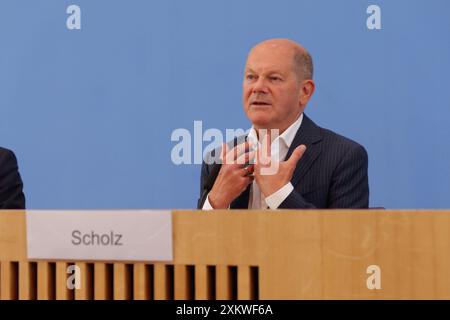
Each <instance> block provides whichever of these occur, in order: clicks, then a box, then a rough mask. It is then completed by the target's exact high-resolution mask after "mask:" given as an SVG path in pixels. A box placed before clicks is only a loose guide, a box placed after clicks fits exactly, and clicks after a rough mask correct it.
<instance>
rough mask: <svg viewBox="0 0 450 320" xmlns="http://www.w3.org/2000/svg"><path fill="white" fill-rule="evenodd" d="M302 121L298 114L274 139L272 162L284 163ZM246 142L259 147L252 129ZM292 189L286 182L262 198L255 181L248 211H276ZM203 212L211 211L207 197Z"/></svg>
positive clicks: (301, 115)
mask: <svg viewBox="0 0 450 320" xmlns="http://www.w3.org/2000/svg"><path fill="white" fill-rule="evenodd" d="M302 120H303V113H302V114H300V116H299V117H298V119H297V120H296V121H295V122H294V123H293V124H292V125H291V126H290V127H289V128H287V129H286V130H285V131H284V132H283V133H282V134H280V135H279V136H278V137H276V138H275V139H274V140H273V142H272V144H271V148H270V152H271V157H270V158H271V160H272V161H278V162H280V161H284V160H285V158H286V155H287V153H288V150H289V148H290V147H291V144H292V141H294V138H295V135H296V134H297V131H298V129H299V128H300V126H301V124H302ZM248 140H249V141H251V142H252V143H253V145H254V146H258V147H260V142H259V141H258V136H257V134H256V130H255V128H254V127H252V128H251V129H250V132H249V134H248ZM292 190H294V187H293V186H292V183H291V182H288V183H287V184H285V185H284V186H283V187H281V188H280V189H278V190H277V191H276V192H275V193H272V194H271V195H270V196H268V197H264V195H263V194H262V192H261V190H260V189H259V186H258V184H257V183H256V180H254V181H253V182H252V186H251V188H250V197H249V202H248V208H249V209H269V208H270V209H277V208H278V207H279V206H280V204H281V203H283V201H284V200H285V199H286V198H287V197H288V196H289V195H290V194H291V192H292ZM202 209H203V210H212V209H213V207H212V206H211V204H210V203H209V195H208V197H206V200H205V203H204V204H203V208H202Z"/></svg>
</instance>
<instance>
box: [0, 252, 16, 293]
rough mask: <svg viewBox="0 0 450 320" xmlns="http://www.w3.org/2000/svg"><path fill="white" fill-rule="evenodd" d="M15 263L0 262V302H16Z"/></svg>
mask: <svg viewBox="0 0 450 320" xmlns="http://www.w3.org/2000/svg"><path fill="white" fill-rule="evenodd" d="M17 267H18V265H17V263H15V262H10V261H2V262H1V274H0V283H1V288H0V289H1V299H2V300H17V299H18V292H19V288H18V285H19V278H18V276H19V275H18V270H17Z"/></svg>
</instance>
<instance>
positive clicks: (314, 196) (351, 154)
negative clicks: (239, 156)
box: [198, 115, 369, 209]
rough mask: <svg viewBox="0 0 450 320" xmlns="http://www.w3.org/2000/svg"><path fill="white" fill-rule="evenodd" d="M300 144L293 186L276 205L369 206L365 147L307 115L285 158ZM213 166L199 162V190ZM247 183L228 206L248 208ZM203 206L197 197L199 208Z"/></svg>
mask: <svg viewBox="0 0 450 320" xmlns="http://www.w3.org/2000/svg"><path fill="white" fill-rule="evenodd" d="M235 143H236V141H235ZM301 144H304V145H306V147H307V148H306V152H305V153H304V155H303V157H302V158H301V159H300V161H299V162H298V163H297V167H296V168H295V171H294V174H293V176H292V179H291V183H292V185H293V186H294V190H293V191H292V192H291V194H290V195H289V196H288V197H287V198H286V199H285V200H284V202H283V203H281V205H280V206H279V209H294V208H295V209H303V208H368V206H369V183H368V175H367V167H368V156H367V152H366V150H365V149H364V147H362V146H361V145H359V144H358V143H356V142H354V141H352V140H350V139H347V138H345V137H343V136H340V135H338V134H336V133H334V132H332V131H330V130H327V129H324V128H320V127H319V126H317V125H316V124H315V123H314V122H313V121H312V120H311V119H309V118H308V117H307V116H306V115H304V117H303V121H302V124H301V126H300V128H299V129H298V131H297V133H296V135H295V138H294V141H293V142H292V145H291V147H290V148H289V151H288V153H287V155H286V159H288V158H289V157H290V156H291V154H292V152H293V151H294V150H295V148H296V147H297V146H299V145H301ZM212 166H213V165H207V164H206V163H205V162H204V163H203V165H202V171H201V182H200V192H201V193H200V194H202V193H204V191H205V190H204V189H205V184H206V181H207V179H208V176H209V174H210V171H211V168H212ZM250 186H251V185H250ZM250 186H249V187H248V188H247V189H246V190H245V191H244V192H243V193H242V194H241V195H240V196H238V197H237V198H236V199H235V200H234V201H233V202H232V203H231V205H230V208H231V209H243V208H248V202H249V194H250ZM202 206H203V201H202V199H201V198H200V199H199V201H198V208H199V209H201V207H202Z"/></svg>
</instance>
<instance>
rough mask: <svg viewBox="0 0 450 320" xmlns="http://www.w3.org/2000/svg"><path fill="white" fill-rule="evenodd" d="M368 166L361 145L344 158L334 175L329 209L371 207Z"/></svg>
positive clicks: (365, 153) (364, 151)
mask: <svg viewBox="0 0 450 320" xmlns="http://www.w3.org/2000/svg"><path fill="white" fill-rule="evenodd" d="M368 165H369V160H368V156H367V152H366V149H364V147H362V146H360V145H357V146H356V147H355V148H352V149H351V150H350V151H349V152H348V153H347V154H346V155H345V156H344V158H343V159H342V161H341V162H340V164H339V165H338V166H337V168H336V170H335V172H334V174H333V180H332V181H331V186H330V193H329V197H328V208H354V209H358V208H359V209H367V208H368V207H369V178H368V173H367V171H368Z"/></svg>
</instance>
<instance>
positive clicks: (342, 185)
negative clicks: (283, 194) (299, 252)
mask: <svg viewBox="0 0 450 320" xmlns="http://www.w3.org/2000/svg"><path fill="white" fill-rule="evenodd" d="M367 168H368V156H367V152H366V150H365V149H364V148H363V147H362V146H360V145H357V146H356V147H355V148H352V149H351V150H350V151H349V152H348V153H347V154H346V155H345V156H344V157H343V159H342V160H341V162H340V163H339V165H338V166H337V167H336V169H335V170H334V172H333V176H332V181H331V184H330V190H329V192H328V203H327V208H329V209H338V208H341V209H348V208H354V209H356V208H360V209H366V208H368V207H369V179H368V176H367V171H368V169H367ZM300 183H301V181H300ZM279 208H280V209H314V208H316V207H315V206H314V204H312V203H310V202H307V201H306V200H305V198H303V197H302V195H301V194H300V193H299V192H298V191H297V190H295V189H294V190H293V191H292V192H291V194H289V196H288V197H287V198H286V199H285V200H284V201H283V202H282V203H281V205H280V207H279Z"/></svg>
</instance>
